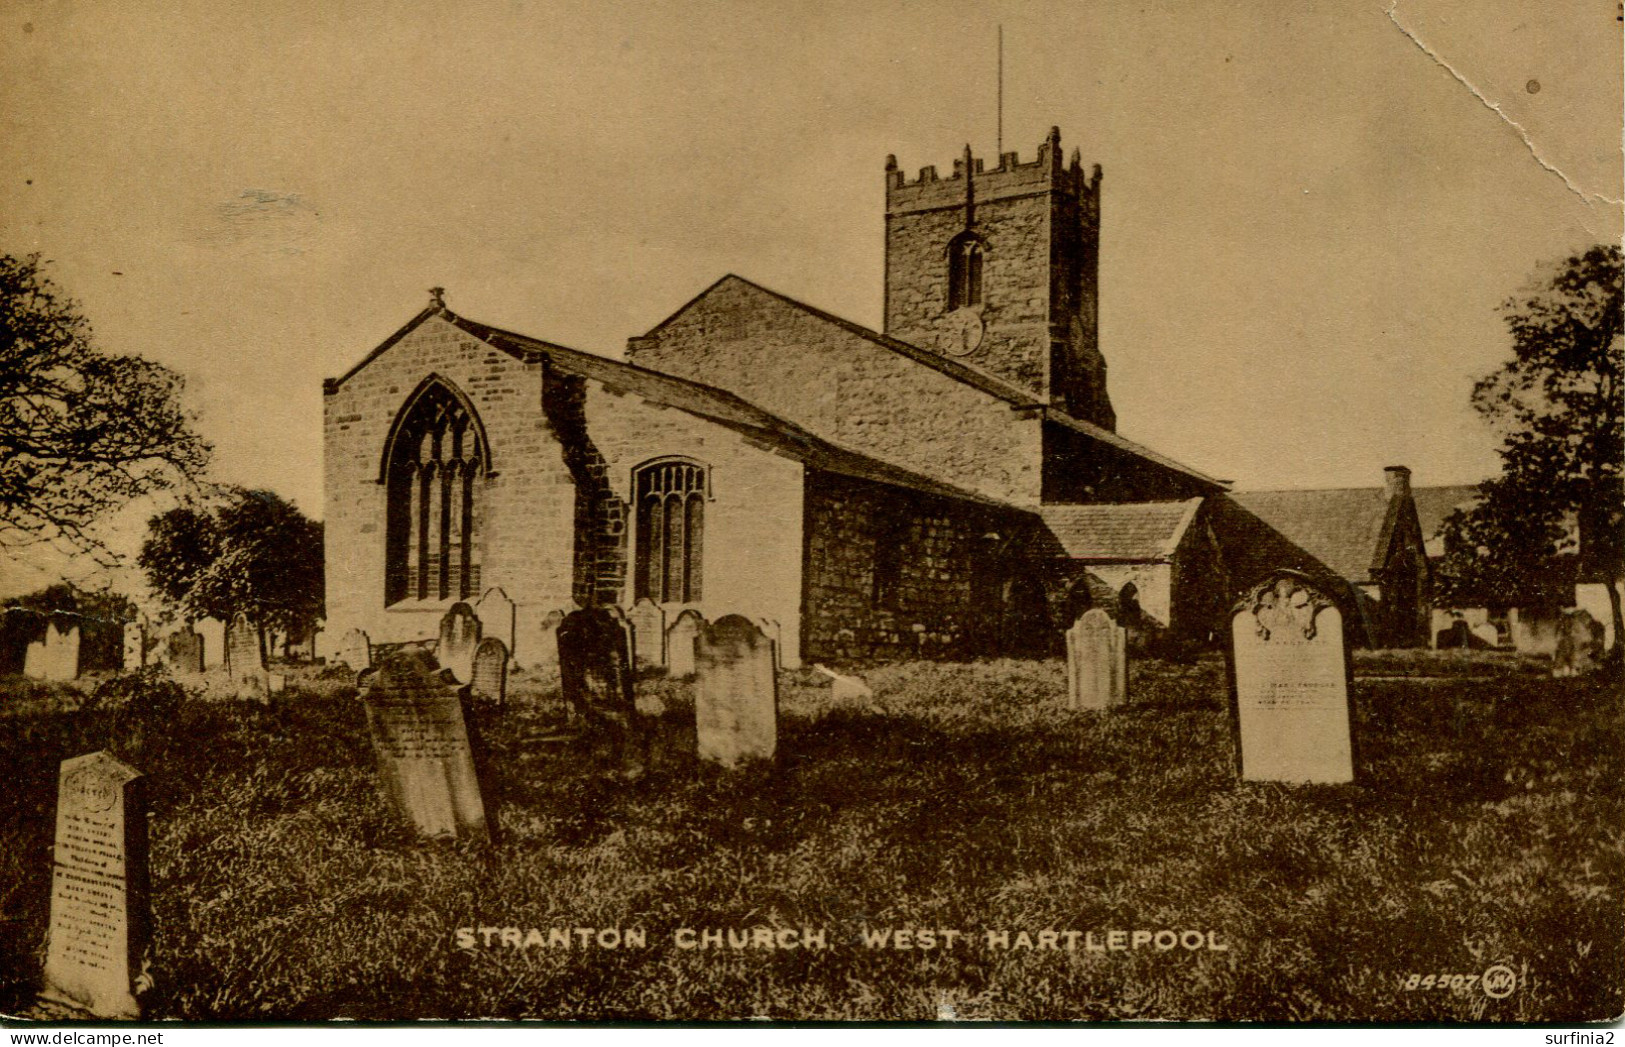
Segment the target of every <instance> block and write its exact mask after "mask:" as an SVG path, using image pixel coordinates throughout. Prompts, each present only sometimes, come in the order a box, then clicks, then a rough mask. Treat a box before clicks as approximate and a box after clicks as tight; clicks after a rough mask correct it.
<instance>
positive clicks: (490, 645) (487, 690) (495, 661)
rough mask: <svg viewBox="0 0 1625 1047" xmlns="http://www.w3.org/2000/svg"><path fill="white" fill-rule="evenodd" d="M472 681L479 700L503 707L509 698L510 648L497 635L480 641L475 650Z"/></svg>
mask: <svg viewBox="0 0 1625 1047" xmlns="http://www.w3.org/2000/svg"><path fill="white" fill-rule="evenodd" d="M473 676H474V678H473V680H472V681H471V682H470V685H469V686H470V687H471V688H472V689H473V691H472V693H473V695H474V698H475V699H476V700H477V701H480V702H484V703H486V704H487V705H494V706H496V707H497V708H499V709H500V708H502V706H503V704H504V703H505V702H506V701H507V698H508V648H507V647H505V646H504V645H503V643H502V641H501V640H499V639H497V638H496V637H495V636H487V637H486V638H485V639H483V640H481V641H480V646H479V647H478V648H477V649H476V650H475V651H474V673H473Z"/></svg>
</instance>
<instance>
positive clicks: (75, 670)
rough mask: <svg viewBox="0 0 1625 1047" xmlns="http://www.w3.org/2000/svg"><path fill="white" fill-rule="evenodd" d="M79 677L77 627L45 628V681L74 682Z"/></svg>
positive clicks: (54, 625)
mask: <svg viewBox="0 0 1625 1047" xmlns="http://www.w3.org/2000/svg"><path fill="white" fill-rule="evenodd" d="M78 677H79V627H78V626H77V625H68V626H58V625H57V624H56V623H55V622H52V623H51V624H49V625H47V626H46V627H45V679H47V680H75V679H78Z"/></svg>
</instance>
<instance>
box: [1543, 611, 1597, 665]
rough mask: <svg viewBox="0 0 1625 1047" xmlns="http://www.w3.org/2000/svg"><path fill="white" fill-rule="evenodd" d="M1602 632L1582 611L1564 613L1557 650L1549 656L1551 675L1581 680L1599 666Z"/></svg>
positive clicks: (1558, 635) (1589, 615)
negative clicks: (1550, 657)
mask: <svg viewBox="0 0 1625 1047" xmlns="http://www.w3.org/2000/svg"><path fill="white" fill-rule="evenodd" d="M1604 635H1605V631H1604V629H1603V627H1602V623H1601V622H1599V621H1597V620H1596V619H1595V618H1593V617H1591V612H1590V611H1587V610H1585V609H1584V608H1571V609H1569V610H1566V611H1564V612H1563V617H1562V618H1561V619H1559V621H1558V624H1557V650H1556V651H1554V652H1553V653H1552V675H1553V676H1556V677H1568V676H1584V675H1585V674H1586V673H1589V672H1591V671H1592V670H1594V669H1596V668H1597V666H1598V665H1600V664H1601V662H1602V644H1603V637H1604Z"/></svg>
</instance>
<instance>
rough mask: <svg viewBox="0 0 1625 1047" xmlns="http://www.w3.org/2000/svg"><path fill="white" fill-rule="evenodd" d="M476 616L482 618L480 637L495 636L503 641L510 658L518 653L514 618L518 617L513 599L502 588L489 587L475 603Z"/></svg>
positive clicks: (503, 646) (503, 647)
mask: <svg viewBox="0 0 1625 1047" xmlns="http://www.w3.org/2000/svg"><path fill="white" fill-rule="evenodd" d="M474 617H476V618H478V619H479V620H480V637H481V639H483V638H485V637H487V636H494V637H496V638H497V639H498V640H501V641H502V649H503V650H505V651H507V652H508V656H509V657H510V658H512V657H516V656H517V655H518V648H517V647H515V646H514V619H515V617H516V615H515V611H514V604H513V601H512V600H510V599H508V594H507V593H505V592H503V591H502V590H501V589H487V590H485V595H484V596H482V597H480V600H479V602H478V603H476V604H475V605H474Z"/></svg>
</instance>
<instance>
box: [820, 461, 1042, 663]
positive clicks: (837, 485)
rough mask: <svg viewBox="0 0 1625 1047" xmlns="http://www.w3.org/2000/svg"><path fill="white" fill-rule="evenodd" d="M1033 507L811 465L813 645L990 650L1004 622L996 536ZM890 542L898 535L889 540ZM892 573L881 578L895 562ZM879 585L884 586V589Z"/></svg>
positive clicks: (906, 654)
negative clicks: (988, 502) (991, 538)
mask: <svg viewBox="0 0 1625 1047" xmlns="http://www.w3.org/2000/svg"><path fill="white" fill-rule="evenodd" d="M1023 517H1024V514H1021V513H1018V512H1011V511H1001V510H997V509H994V508H992V507H983V506H979V505H976V504H975V503H971V502H961V501H957V500H953V499H947V498H941V497H935V496H931V495H924V494H920V493H918V492H913V491H907V490H903V489H900V488H896V487H892V486H889V485H886V484H880V483H874V482H871V481H867V480H857V479H853V478H850V477H845V476H838V475H835V474H832V473H827V472H823V471H819V470H809V471H808V475H807V498H806V518H805V519H806V524H805V528H806V535H807V554H806V568H805V570H806V592H805V603H804V605H803V646H804V649H805V650H806V652H807V657H808V658H809V659H813V660H823V661H832V662H853V661H869V660H884V659H903V658H914V657H965V656H968V655H971V654H974V653H982V651H983V649H984V647H985V645H984V643H983V642H982V641H983V640H984V639H985V637H979V636H978V635H976V631H977V630H979V629H984V630H991V629H993V628H996V626H997V619H998V608H997V607H996V606H995V603H994V594H995V593H996V587H997V583H998V581H999V580H1000V579H1002V577H1004V576H1005V575H1007V574H1008V573H1009V570H1010V569H1012V568H1011V567H1010V565H1004V569H1003V570H1001V569H1000V565H999V564H997V563H995V562H993V561H991V560H989V559H988V554H989V546H988V544H987V538H986V536H988V535H989V534H990V532H996V531H999V530H1000V529H1003V531H1004V533H1006V534H1008V533H1009V532H1010V531H1012V530H1014V529H1018V528H1020V527H1022V526H1026V523H1025V521H1024V519H1022V518H1023ZM886 543H896V544H895V545H894V546H893V547H892V548H890V549H887V548H885V545H886ZM888 561H889V563H890V567H891V570H892V572H894V573H893V574H892V576H891V577H888V578H886V579H883V580H877V578H876V573H877V570H880V571H885V570H886V568H885V567H883V566H881V564H883V563H885V562H888ZM877 590H878V591H877Z"/></svg>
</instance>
